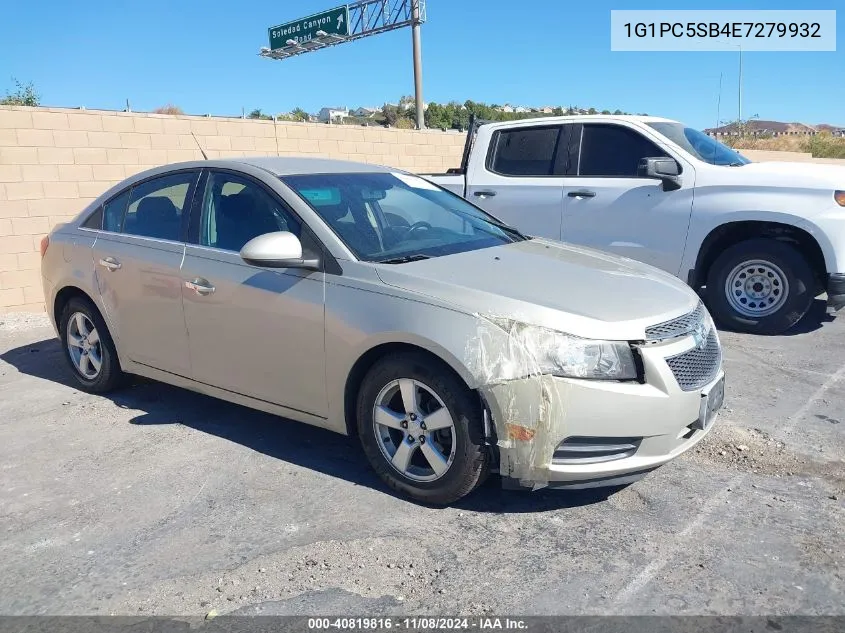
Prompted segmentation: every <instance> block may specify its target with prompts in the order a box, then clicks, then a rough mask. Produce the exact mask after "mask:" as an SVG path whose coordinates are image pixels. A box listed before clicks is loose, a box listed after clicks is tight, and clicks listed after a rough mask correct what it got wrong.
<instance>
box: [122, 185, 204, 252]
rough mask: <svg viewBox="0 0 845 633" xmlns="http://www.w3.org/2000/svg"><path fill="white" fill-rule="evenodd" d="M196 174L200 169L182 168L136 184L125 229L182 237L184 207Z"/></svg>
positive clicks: (167, 237)
mask: <svg viewBox="0 0 845 633" xmlns="http://www.w3.org/2000/svg"><path fill="white" fill-rule="evenodd" d="M196 178H197V172H180V173H176V174H169V175H167V176H162V177H160V178H154V179H152V180H148V181H146V182H142V183H141V184H139V185H136V186H134V187H132V194H131V195H130V197H129V207H128V208H127V209H126V216H125V217H124V220H123V230H122V232H123V233H126V234H127V235H140V236H143V237H154V238H157V239H161V240H173V241H178V240H179V233H180V228H181V226H182V211H183V210H184V209H185V207H186V203H187V197H188V191H189V190H190V188H191V184H193V182H194V180H196Z"/></svg>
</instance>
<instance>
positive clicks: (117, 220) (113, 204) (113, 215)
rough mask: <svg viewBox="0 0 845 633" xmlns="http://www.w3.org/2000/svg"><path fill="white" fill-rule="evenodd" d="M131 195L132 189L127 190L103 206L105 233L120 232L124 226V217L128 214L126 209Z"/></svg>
mask: <svg viewBox="0 0 845 633" xmlns="http://www.w3.org/2000/svg"><path fill="white" fill-rule="evenodd" d="M130 193H131V189H127V190H126V191H124V192H123V193H121V194H120V195H118V196H116V197H114V198H112V199H111V200H109V201H108V202H106V203H105V204H104V205H103V230H104V231H112V232H114V233H119V232H120V229H121V227H122V226H123V216H124V214H125V213H126V207H127V205H128V204H129V194H130ZM97 228H99V227H97Z"/></svg>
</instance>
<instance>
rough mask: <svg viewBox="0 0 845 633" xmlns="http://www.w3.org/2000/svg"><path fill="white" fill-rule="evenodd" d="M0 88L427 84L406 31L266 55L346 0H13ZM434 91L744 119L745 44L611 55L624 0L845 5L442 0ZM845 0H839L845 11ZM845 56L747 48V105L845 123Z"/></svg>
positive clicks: (142, 94)
mask: <svg viewBox="0 0 845 633" xmlns="http://www.w3.org/2000/svg"><path fill="white" fill-rule="evenodd" d="M6 4H7V6H6V7H4V9H3V19H2V21H0V41H2V42H3V53H2V55H0V93H4V92H5V91H6V90H7V89H8V88H10V87H11V77H16V78H18V79H20V80H22V81H33V82H34V83H35V85H36V87H37V89H38V90H39V92H40V93H41V95H42V102H43V103H44V104H45V105H56V106H79V105H82V106H85V107H87V108H106V109H123V107H124V105H125V102H126V99H127V98H128V99H129V101H130V103H131V105H132V108H133V109H134V110H150V109H153V108H155V107H157V106H161V105H163V104H165V103H173V104H176V105H178V106H180V107H181V108H182V109H183V110H184V111H185V112H188V113H192V114H204V113H212V114H218V115H239V114H240V113H241V108H242V107H243V108H246V110H247V111H249V110H251V109H253V108H261V109H263V110H264V111H265V112H282V111H288V110H290V109H292V108H294V107H296V106H300V107H303V108H305V109H306V110H308V111H316V110H318V109H319V108H320V107H321V106H324V105H347V106H350V107H355V106H358V105H380V104H382V103H384V102H385V101H394V102H395V101H396V100H397V99H398V97H399V96H400V95H402V94H411V93H412V92H413V74H412V66H411V34H410V31H409V30H408V29H399V30H396V31H393V32H389V33H384V34H382V35H378V36H374V37H370V38H365V39H362V40H359V41H356V42H352V43H349V44H343V45H340V46H336V47H333V48H331V49H327V50H323V51H320V52H315V53H309V54H306V55H302V56H299V57H296V58H293V59H290V60H287V61H281V62H280V61H271V60H267V59H263V58H260V57H258V56H257V52H258V49H259V47H261V46H266V40H267V27H269V26H272V25H274V24H279V23H280V22H284V21H286V20H287V19H294V18H298V17H302V16H305V15H308V14H310V13H314V12H316V11H319V10H322V9H326V8H329V7H332V6H336V5H337V4H339V3H337V2H332V0H302V1H299V2H263V3H261V2H259V3H248V4H243V3H233V2H231V0H227V1H222V0H204V1H202V2H199V1H194V0H178V1H174V0H145V1H144V2H129V1H126V2H124V1H121V0H112V1H110V2H101V1H98V0H89V1H88V2H68V1H67V0H37V1H35V2H8V3H6ZM427 5H428V22H427V23H426V24H424V25H423V27H422V51H423V77H424V96H425V100H426V101H438V102H446V101H449V100H453V99H454V100H459V101H465V100H466V99H473V100H474V101H485V102H488V103H506V102H507V103H511V104H519V105H546V104H549V105H570V104H574V105H578V106H581V107H590V106H593V107H596V108H598V109H600V110H601V109H604V108H609V109H611V110H613V109H616V108H621V109H622V110H627V111H632V112H648V113H649V114H659V115H662V116H668V117H671V118H677V119H681V120H683V121H686V122H688V123H689V124H692V125H695V126H697V127H709V126H712V125H713V124H714V123H715V122H716V116H717V108H716V105H717V96H718V91H719V76H720V73H721V74H722V100H721V103H722V105H721V118H722V119H729V118H736V113H737V73H738V63H737V62H738V59H737V57H738V56H737V53H734V52H706V53H657V52H655V53H630V52H611V51H610V35H609V29H610V10H611V9H667V10H668V9H680V8H690V9H692V8H699V9H728V8H736V9H740V8H742V9H755V8H760V9H762V8H766V9H797V8H804V9H836V8H840V9H842V8H843V7H842V5H841V0H815V1H814V2H812V3H811V5H809V6H807V5H806V4H805V3H799V2H797V1H796V0H792V1H785V0H749V1H745V2H743V1H741V0H740V1H736V0H734V1H722V0H709V1H706V2H697V3H689V2H683V1H681V2H679V1H678V0H674V1H672V2H666V1H663V0H639V1H637V2H633V1H631V0H614V1H612V2H609V1H607V0H588V1H577V2H576V1H569V0H567V1H563V0H557V1H553V0H546V1H535V2H530V3H527V2H516V1H515V0H483V1H482V0H428V3H427ZM837 5H839V7H837ZM843 14H845V10H843V11H840V14H839V15H838V16H837V17H838V23H839V24H838V26H839V28H838V32H839V35H838V38H837V39H838V42H837V48H838V50H837V52H829V53H771V52H756V53H746V54H745V55H744V79H745V81H744V104H743V113H744V115H746V116H747V115H752V114H758V115H759V116H760V118H763V119H774V120H783V121H802V122H806V123H821V122H827V123H833V124H838V125H845V41H843V36H842V35H841V33H842V32H843V31H845V26H843V21H842V15H843Z"/></svg>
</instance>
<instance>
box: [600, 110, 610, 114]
mask: <svg viewBox="0 0 845 633" xmlns="http://www.w3.org/2000/svg"><path fill="white" fill-rule="evenodd" d="M601 113H602V114H610V110H602V111H601Z"/></svg>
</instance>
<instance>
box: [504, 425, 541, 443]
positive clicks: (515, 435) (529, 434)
mask: <svg viewBox="0 0 845 633" xmlns="http://www.w3.org/2000/svg"><path fill="white" fill-rule="evenodd" d="M505 430H507V432H508V439H509V440H519V441H520V442H530V441H531V440H533V439H534V434H535V433H536V432H537V431H536V429H529V428H527V427H524V426H519V425H518V424H505Z"/></svg>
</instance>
